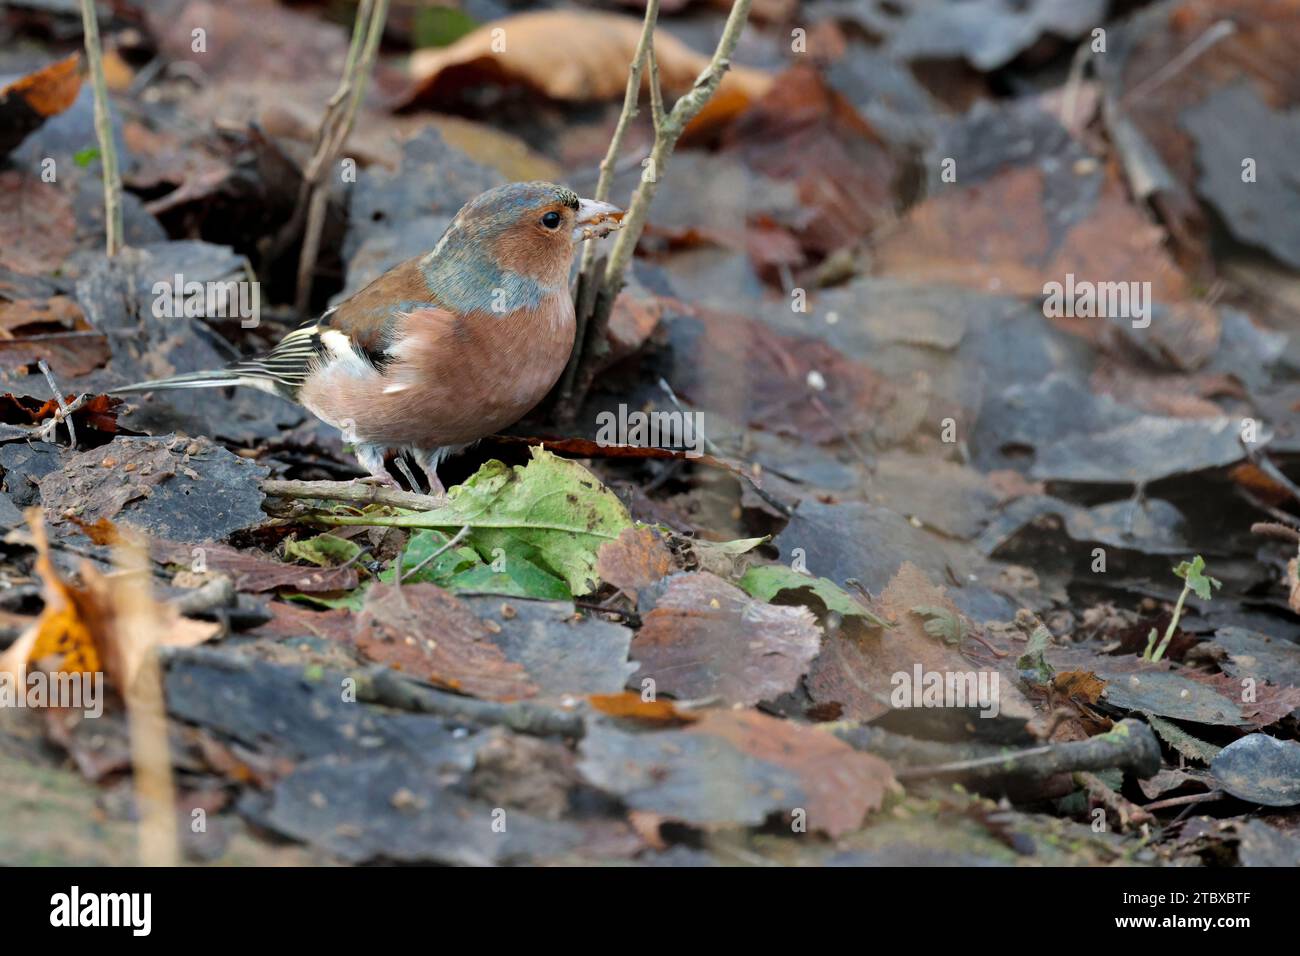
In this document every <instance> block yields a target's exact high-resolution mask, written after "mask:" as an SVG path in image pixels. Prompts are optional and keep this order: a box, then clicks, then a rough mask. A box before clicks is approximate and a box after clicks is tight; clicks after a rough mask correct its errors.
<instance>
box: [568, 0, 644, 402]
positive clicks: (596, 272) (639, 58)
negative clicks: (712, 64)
mask: <svg viewBox="0 0 1300 956" xmlns="http://www.w3.org/2000/svg"><path fill="white" fill-rule="evenodd" d="M658 20H659V0H646V7H645V21H644V23H643V24H642V26H641V36H640V37H639V38H638V39H637V43H636V51H635V52H634V53H633V54H632V63H631V65H630V66H629V67H628V73H627V89H626V90H625V91H624V93H623V110H622V112H621V113H619V116H618V123H617V124H616V125H615V126H614V135H613V136H611V137H610V139H609V148H608V149H607V150H606V151H605V158H604V159H602V160H601V161H600V176H599V178H598V179H597V180H596V195H594V196H593V197H592V198H593V199H595V200H598V201H599V202H605V201H607V200H608V199H609V191H610V189H611V188H612V187H613V185H614V173H615V171H616V169H617V167H618V154H619V153H620V152H621V151H622V149H623V140H624V139H625V138H626V137H627V130H628V127H629V126H631V125H632V120H634V119H636V116H637V112H638V108H637V106H638V100H639V99H640V97H641V75H642V72H643V71H644V68H645V64H646V60H647V59H650V60H653V58H654V32H655V24H656V23H657V22H658ZM653 89H654V85H653V82H652V85H651V90H653ZM661 105H662V103H661ZM655 125H656V126H657V125H658V114H656V116H655ZM599 266H600V263H598V262H597V261H596V244H595V243H594V242H588V243H586V244H585V245H584V246H583V248H582V260H581V265H580V266H579V268H578V286H577V292H576V294H575V296H574V302H575V306H576V308H575V310H574V311H575V318H576V320H577V331H576V332H575V333H574V349H573V354H572V355H571V356H569V364H568V365H567V366H565V369H564V376H563V378H562V379H561V384H560V405H561V408H565V407H566V406H568V405H569V403H570V400H571V398H572V395H573V383H574V380H575V378H576V376H577V374H578V365H579V363H580V360H581V358H582V355H583V353H584V352H585V347H584V343H585V342H586V341H587V326H588V324H589V323H590V321H591V316H592V313H593V312H594V311H595V308H596V293H597V291H598V290H599V288H600V284H601V279H600V268H599Z"/></svg>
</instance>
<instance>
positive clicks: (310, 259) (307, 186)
mask: <svg viewBox="0 0 1300 956" xmlns="http://www.w3.org/2000/svg"><path fill="white" fill-rule="evenodd" d="M387 17H388V0H361V3H360V4H359V5H358V7H357V16H356V20H355V22H354V23H353V26H352V40H351V42H350V43H349V45H348V55H347V59H346V61H345V63H344V67H343V76H342V78H341V79H340V81H339V87H338V89H337V90H336V91H335V92H334V95H333V96H332V97H330V101H329V103H328V104H327V105H326V107H325V115H324V117H323V118H322V119H321V125H320V129H319V131H318V132H317V134H316V148H315V151H314V153H313V155H312V158H311V161H310V162H309V163H308V164H307V169H306V170H305V171H304V172H303V182H302V186H301V187H300V189H299V192H298V204H297V206H296V207H295V209H294V213H293V217H292V219H291V220H290V223H291V225H293V226H294V227H296V226H297V224H298V223H300V222H301V221H302V220H303V218H304V216H305V218H306V227H305V229H304V231H303V237H302V252H301V254H300V256H299V258H298V291H297V298H296V305H297V307H298V312H299V313H300V314H306V311H307V307H308V305H309V302H310V299H311V285H312V274H313V273H314V272H315V270H316V256H317V254H318V253H319V252H320V237H321V232H322V230H323V229H324V227H325V213H326V212H327V211H328V208H329V191H328V190H327V189H326V188H325V185H324V179H325V170H326V169H328V168H329V167H330V166H331V165H333V163H334V160H335V158H336V157H337V156H338V154H339V151H340V150H342V148H343V144H344V143H346V142H347V138H348V136H349V135H350V134H351V132H352V127H353V125H354V124H355V123H356V118H357V109H358V107H359V106H360V105H361V100H362V98H363V97H364V95H365V89H366V79H367V77H368V76H369V75H370V69H371V67H372V66H373V64H374V61H375V56H376V54H377V53H378V51H379V41H380V38H381V37H383V34H384V21H385V20H386V19H387Z"/></svg>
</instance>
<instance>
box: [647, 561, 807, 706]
mask: <svg viewBox="0 0 1300 956" xmlns="http://www.w3.org/2000/svg"><path fill="white" fill-rule="evenodd" d="M821 637H822V632H821V628H820V627H819V626H818V624H817V619H816V617H815V616H814V615H813V613H812V611H810V610H808V609H807V608H805V607H777V606H775V605H772V604H765V603H763V602H762V601H755V600H754V599H753V598H751V597H750V596H749V595H748V594H746V593H745V592H744V591H742V590H741V589H740V588H738V587H736V586H735V585H732V584H728V583H727V582H726V581H724V580H722V579H721V578H719V577H717V576H716V575H713V574H709V573H708V572H705V571H699V572H694V573H691V574H679V575H677V576H675V577H673V578H670V579H669V581H668V586H667V588H666V590H665V591H664V594H663V596H662V597H660V599H659V602H658V603H657V604H656V605H655V608H654V610H652V611H651V612H650V613H649V614H647V615H646V616H645V621H644V623H643V624H642V626H641V630H640V631H638V632H637V635H636V637H634V638H633V639H632V650H631V657H632V658H633V659H634V660H636V661H638V662H639V663H640V665H641V669H640V670H639V671H637V673H636V674H635V675H634V677H633V679H634V680H644V679H645V678H651V679H653V680H654V682H655V687H656V691H657V693H660V694H670V695H671V696H673V697H677V698H679V699H694V698H701V697H714V696H717V697H720V698H721V699H722V700H724V701H726V702H727V703H732V704H744V705H751V704H756V703H758V702H759V701H761V700H770V699H772V698H774V697H779V696H780V695H781V694H784V693H788V692H789V691H792V690H794V688H795V687H796V685H797V684H798V683H799V678H800V677H801V676H802V675H803V674H804V672H805V671H807V669H808V665H809V663H810V662H811V661H812V659H813V658H814V657H816V656H817V651H818V649H819V648H820V647H821Z"/></svg>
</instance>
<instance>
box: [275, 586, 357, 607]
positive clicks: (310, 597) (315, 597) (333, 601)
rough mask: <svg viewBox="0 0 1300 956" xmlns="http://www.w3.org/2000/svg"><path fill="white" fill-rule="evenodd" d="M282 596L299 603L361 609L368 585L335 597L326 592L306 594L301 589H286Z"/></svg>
mask: <svg viewBox="0 0 1300 956" xmlns="http://www.w3.org/2000/svg"><path fill="white" fill-rule="evenodd" d="M281 597H283V598H285V599H286V600H289V601H297V602H298V603H299V604H314V605H315V606H316V607H324V608H330V609H333V608H344V609H345V610H348V611H360V610H361V607H362V605H364V604H365V603H366V587H365V585H362V586H361V587H359V588H353V589H352V590H351V591H345V592H344V593H342V594H337V595H334V596H333V597H330V596H328V595H324V594H304V593H302V592H300V591H285V592H283V593H282V594H281Z"/></svg>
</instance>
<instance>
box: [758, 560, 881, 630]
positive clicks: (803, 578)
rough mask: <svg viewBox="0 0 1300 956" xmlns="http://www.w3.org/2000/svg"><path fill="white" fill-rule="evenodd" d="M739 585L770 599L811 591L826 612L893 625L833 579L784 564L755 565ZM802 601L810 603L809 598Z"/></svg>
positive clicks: (879, 624)
mask: <svg viewBox="0 0 1300 956" xmlns="http://www.w3.org/2000/svg"><path fill="white" fill-rule="evenodd" d="M740 586H741V587H742V588H744V589H745V590H746V591H748V592H749V593H750V594H752V595H753V596H754V597H756V598H758V599H759V600H760V601H769V602H770V601H771V600H772V598H774V597H776V595H778V594H781V593H782V592H785V591H793V592H795V595H796V596H797V595H798V594H799V593H800V592H802V591H808V592H811V594H812V595H813V596H815V597H816V598H817V599H818V600H819V601H820V602H821V603H822V605H823V606H824V607H825V608H826V610H827V611H834V612H836V613H837V614H845V615H849V616H851V617H860V618H863V619H864V620H866V621H868V622H869V623H871V624H873V625H875V626H876V627H892V626H893V625H891V624H890V623H889V622H888V621H886V620H884V619H882V618H880V617H878V616H877V615H876V614H875V613H873V612H872V611H871V609H870V608H868V607H867V606H866V605H865V604H863V603H862V602H861V601H858V600H856V599H855V598H854V597H853V596H852V595H851V594H849V593H848V592H847V591H845V590H844V589H843V588H841V587H840V586H839V585H838V584H836V583H835V582H834V581H832V580H831V579H830V578H815V577H812V576H811V575H808V574H801V573H800V572H798V571H796V570H794V568H789V567H786V566H785V565H784V564H764V565H760V566H757V567H752V568H750V569H749V570H748V571H746V572H745V576H744V577H742V578H741V579H740ZM801 603H807V601H806V598H805V599H804V601H803V602H801Z"/></svg>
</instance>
